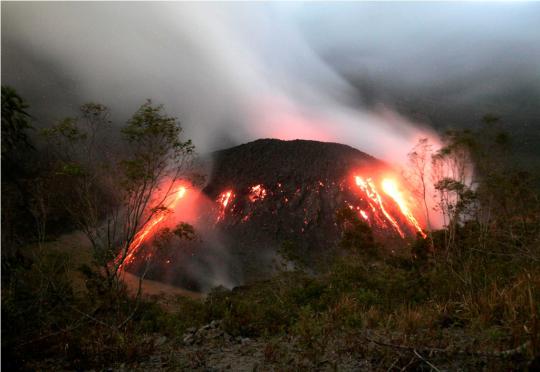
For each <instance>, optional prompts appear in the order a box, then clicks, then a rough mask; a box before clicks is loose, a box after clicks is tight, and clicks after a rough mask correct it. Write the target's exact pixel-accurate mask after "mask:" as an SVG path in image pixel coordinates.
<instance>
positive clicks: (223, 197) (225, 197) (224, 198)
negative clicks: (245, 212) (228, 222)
mask: <svg viewBox="0 0 540 372" xmlns="http://www.w3.org/2000/svg"><path fill="white" fill-rule="evenodd" d="M231 197H234V195H233V192H232V190H228V191H225V192H222V193H221V194H220V195H219V197H218V199H217V202H218V203H219V205H220V207H219V215H218V218H217V220H218V221H220V220H221V219H223V218H224V217H225V212H226V211H227V206H228V205H229V201H230V200H231Z"/></svg>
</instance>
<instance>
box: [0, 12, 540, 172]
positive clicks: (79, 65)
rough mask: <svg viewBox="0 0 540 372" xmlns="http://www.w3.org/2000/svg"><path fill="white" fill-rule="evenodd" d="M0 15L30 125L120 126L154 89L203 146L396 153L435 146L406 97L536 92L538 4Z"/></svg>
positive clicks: (467, 98)
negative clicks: (75, 119)
mask: <svg viewBox="0 0 540 372" xmlns="http://www.w3.org/2000/svg"><path fill="white" fill-rule="evenodd" d="M2 16H3V17H2V84H9V85H12V86H14V87H15V88H16V89H18V91H19V92H20V93H21V95H23V97H25V98H26V99H27V101H28V102H29V103H30V104H31V106H32V111H31V112H32V114H33V115H34V117H35V118H36V121H37V122H38V125H46V124H50V122H51V121H52V120H54V119H58V118H59V117H62V116H65V115H70V114H73V113H74V112H75V110H76V108H77V107H78V106H79V105H80V104H82V103H84V102H87V101H98V102H102V103H104V104H106V105H108V106H109V107H110V108H111V110H112V112H113V118H114V120H115V121H116V122H118V123H121V122H122V121H124V120H125V119H126V118H127V117H129V115H130V114H131V113H133V112H134V111H135V109H136V108H137V107H138V106H139V105H140V104H141V103H143V102H144V100H145V99H146V98H152V100H153V101H155V102H157V103H163V104H164V105H165V107H166V110H167V112H168V113H169V114H171V115H174V116H177V117H178V118H179V119H180V121H181V122H182V123H183V125H184V127H185V128H186V134H187V136H189V137H191V138H192V139H193V140H194V143H195V145H196V146H197V147H198V149H199V151H201V152H205V151H210V150H214V149H218V148H224V147H228V146H230V145H233V144H238V143H242V142H247V141H250V140H253V139H256V138H261V137H276V138H282V139H295V138H304V139H316V140H326V141H335V142H342V143H346V144H348V145H351V146H354V147H356V148H358V149H360V150H363V151H365V152H368V153H370V154H371V155H374V156H377V157H380V158H382V159H384V160H387V161H391V162H401V161H403V160H404V159H405V156H406V154H407V152H408V150H409V149H410V148H411V147H412V146H413V145H414V143H415V142H416V140H417V138H419V137H422V136H430V137H432V138H433V140H434V141H437V139H436V137H437V136H436V135H435V134H434V132H433V131H431V130H430V129H428V126H429V124H432V123H431V122H430V120H431V118H430V116H429V112H426V113H425V115H416V116H415V115H408V111H410V110H407V109H405V110H403V100H405V102H407V99H409V98H410V99H413V100H416V101H415V102H420V103H422V104H423V106H422V105H420V106H421V107H426V104H425V101H426V100H427V102H428V104H427V107H428V108H429V109H432V110H435V109H438V108H439V107H440V108H441V110H442V109H443V108H448V107H450V109H451V110H450V111H455V110H454V108H459V109H460V110H462V109H464V108H467V107H477V106H478V105H479V104H480V103H482V102H484V103H485V102H486V100H487V102H490V101H489V99H490V97H492V96H493V94H495V93H499V92H501V91H514V90H515V89H517V88H516V87H519V88H520V89H521V88H523V87H525V88H526V89H528V91H529V92H532V93H533V94H532V96H533V97H534V95H535V94H538V96H539V97H540V63H539V62H540V28H539V27H537V25H538V24H540V4H532V3H493V4H491V3H436V4H423V3H383V4H379V3H378V4H374V3H332V4H330V3H310V4H303V3H244V4H238V3H220V4H213V3H198V4H193V3H149V2H148V3H101V2H96V3H67V2H66V3H46V2H40V3H10V2H3V3H2ZM525 88H523V89H525ZM529 96H530V95H529ZM497 97H498V99H499V101H500V97H499V96H497ZM520 99H521V96H519V97H518V98H516V102H515V103H512V102H510V103H509V102H506V101H505V102H504V103H505V104H506V105H507V106H509V107H510V108H511V109H513V110H517V111H523V110H521V107H522V105H523V102H520ZM400 100H401V101H400ZM480 106H482V105H480ZM488 106H489V105H488ZM529 106H530V105H529ZM415 107H416V106H415ZM482 107H483V106H482ZM488 108H489V107H488ZM427 111H429V110H427Z"/></svg>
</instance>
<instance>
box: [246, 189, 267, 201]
mask: <svg viewBox="0 0 540 372" xmlns="http://www.w3.org/2000/svg"><path fill="white" fill-rule="evenodd" d="M248 197H249V200H250V201H251V202H252V203H253V202H255V201H257V200H263V199H264V198H265V197H266V190H265V189H264V187H262V185H255V186H253V187H252V188H250V189H249V196H248Z"/></svg>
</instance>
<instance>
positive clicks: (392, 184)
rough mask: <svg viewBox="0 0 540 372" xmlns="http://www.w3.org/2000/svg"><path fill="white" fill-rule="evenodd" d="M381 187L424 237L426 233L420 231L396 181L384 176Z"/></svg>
mask: <svg viewBox="0 0 540 372" xmlns="http://www.w3.org/2000/svg"><path fill="white" fill-rule="evenodd" d="M382 189H383V191H384V192H385V193H386V194H387V195H388V196H390V197H391V198H392V199H393V200H394V201H395V202H396V204H397V205H398V206H399V209H401V213H403V215H404V216H405V217H406V218H407V220H408V221H409V223H410V224H411V225H413V226H414V227H415V228H416V230H417V231H418V232H419V233H420V234H422V237H423V238H425V237H426V234H425V233H424V232H423V231H422V228H421V227H420V224H419V223H418V221H417V220H416V218H414V216H413V214H412V212H411V210H410V209H409V206H408V205H407V201H406V200H405V198H404V197H403V194H402V193H401V191H400V190H399V189H398V187H397V184H396V181H395V180H393V179H390V178H385V179H384V180H383V181H382Z"/></svg>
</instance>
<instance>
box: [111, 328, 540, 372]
mask: <svg viewBox="0 0 540 372" xmlns="http://www.w3.org/2000/svg"><path fill="white" fill-rule="evenodd" d="M395 336H396V337H397V335H395ZM445 336H447V335H445ZM454 336H456V335H454ZM460 336H461V343H462V344H461V345H455V346H454V350H451V348H446V349H445V350H443V349H437V348H433V349H429V348H416V349H414V348H409V347H406V346H403V345H401V346H400V345H398V344H394V343H393V342H392V341H391V340H392V338H391V336H390V337H389V338H386V339H385V341H381V340H380V337H379V340H377V338H374V339H370V338H369V337H371V334H370V336H369V337H367V338H365V337H358V335H350V334H349V335H341V336H340V337H336V335H332V336H329V337H326V338H319V339H316V340H315V339H314V340H311V341H312V344H310V343H309V341H308V342H307V343H306V340H301V339H298V338H296V339H295V338H292V337H288V336H282V337H280V338H273V339H265V338H259V339H252V338H246V337H235V336H232V335H230V334H228V333H227V332H225V331H224V330H223V327H222V324H221V322H219V321H213V322H211V323H210V324H207V325H204V326H203V327H200V328H190V329H188V330H187V332H186V333H185V334H184V336H183V338H182V340H181V342H176V341H173V340H169V339H167V338H166V337H164V336H161V337H159V336H156V338H155V340H154V345H155V347H156V352H155V353H154V354H153V355H152V356H151V357H149V358H148V359H147V360H145V361H143V362H141V363H138V364H134V365H133V364H132V365H124V364H122V365H116V366H114V367H112V368H111V369H110V370H111V371H163V370H167V371H179V370H183V371H229V370H230V371H299V370H300V371H383V370H384V371H477V370H480V371H492V370H521V368H522V367H524V368H526V367H527V365H526V364H525V365H522V364H521V362H520V359H519V353H514V352H513V353H512V355H510V354H509V355H506V356H501V355H491V356H490V355H488V354H487V353H481V352H475V351H471V350H470V348H471V345H472V346H473V347H474V342H475V340H473V339H470V338H468V337H467V336H466V335H460ZM373 337H377V336H373ZM409 342H411V343H414V342H415V340H414V339H410V340H409ZM458 349H461V351H457V350H458ZM467 350H468V351H467ZM512 366H513V367H512ZM530 366H531V365H530V364H529V367H530ZM516 368H517V369H516ZM533 368H534V367H533Z"/></svg>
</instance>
